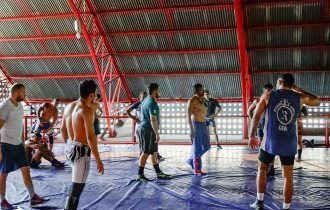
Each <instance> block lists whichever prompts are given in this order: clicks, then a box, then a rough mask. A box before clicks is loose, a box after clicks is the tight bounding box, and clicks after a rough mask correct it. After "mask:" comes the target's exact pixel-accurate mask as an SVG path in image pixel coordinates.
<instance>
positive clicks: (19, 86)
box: [10, 83, 25, 93]
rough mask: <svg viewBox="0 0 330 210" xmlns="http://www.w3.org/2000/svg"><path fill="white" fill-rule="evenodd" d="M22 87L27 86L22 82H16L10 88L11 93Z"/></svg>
mask: <svg viewBox="0 0 330 210" xmlns="http://www.w3.org/2000/svg"><path fill="white" fill-rule="evenodd" d="M21 88H25V86H24V85H23V84H21V83H15V84H13V85H12V86H11V88H10V93H15V92H16V91H18V90H20V89H21Z"/></svg>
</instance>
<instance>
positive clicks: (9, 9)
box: [0, 0, 71, 17]
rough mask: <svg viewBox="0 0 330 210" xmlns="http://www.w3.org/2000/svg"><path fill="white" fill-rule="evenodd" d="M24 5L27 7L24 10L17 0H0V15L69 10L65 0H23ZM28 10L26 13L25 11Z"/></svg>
mask: <svg viewBox="0 0 330 210" xmlns="http://www.w3.org/2000/svg"><path fill="white" fill-rule="evenodd" d="M24 5H26V6H27V8H29V11H25V10H24V9H23V8H22V6H21V5H20V4H19V3H18V1H13V0H1V13H0V17H13V16H23V15H32V14H54V13H67V12H71V9H70V7H69V4H68V3H67V1H66V0H52V1H45V0H29V1H24ZM27 12H28V13H27Z"/></svg>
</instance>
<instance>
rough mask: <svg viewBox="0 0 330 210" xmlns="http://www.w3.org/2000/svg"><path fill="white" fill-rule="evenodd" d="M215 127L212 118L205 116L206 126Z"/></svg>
mask: <svg viewBox="0 0 330 210" xmlns="http://www.w3.org/2000/svg"><path fill="white" fill-rule="evenodd" d="M210 125H211V127H214V128H215V127H216V124H215V120H214V118H206V126H210Z"/></svg>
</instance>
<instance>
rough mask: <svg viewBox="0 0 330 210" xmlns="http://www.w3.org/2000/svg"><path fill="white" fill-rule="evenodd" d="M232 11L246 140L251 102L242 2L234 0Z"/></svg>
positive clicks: (244, 136)
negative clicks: (238, 60)
mask: <svg viewBox="0 0 330 210" xmlns="http://www.w3.org/2000/svg"><path fill="white" fill-rule="evenodd" d="M234 11H235V17H236V24H237V28H236V31H237V42H238V50H239V59H240V70H241V87H242V102H243V116H244V119H243V128H244V130H243V138H244V139H247V138H248V116H247V111H248V106H249V103H250V100H251V78H250V73H249V56H248V53H247V48H246V36H245V30H244V8H243V0H235V2H234Z"/></svg>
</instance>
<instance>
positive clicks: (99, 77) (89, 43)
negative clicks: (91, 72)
mask: <svg viewBox="0 0 330 210" xmlns="http://www.w3.org/2000/svg"><path fill="white" fill-rule="evenodd" d="M68 3H69V5H70V7H71V10H72V11H73V14H74V16H75V17H76V19H77V20H79V21H80V22H81V29H82V32H83V34H84V37H85V40H86V43H87V46H88V49H89V51H90V53H91V56H92V61H93V63H94V67H95V71H96V75H97V80H98V83H99V86H100V91H101V96H102V101H103V105H104V111H105V114H106V116H109V115H110V114H109V107H108V102H107V94H106V90H105V86H104V81H103V78H102V72H101V69H100V67H99V63H98V60H97V57H96V52H95V49H94V45H93V42H92V39H91V35H90V34H89V32H88V29H87V27H86V25H85V23H84V20H83V18H82V17H81V15H80V13H79V10H78V9H77V7H76V5H75V3H74V0H68ZM107 122H108V123H107V124H108V127H110V121H109V120H107Z"/></svg>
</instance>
